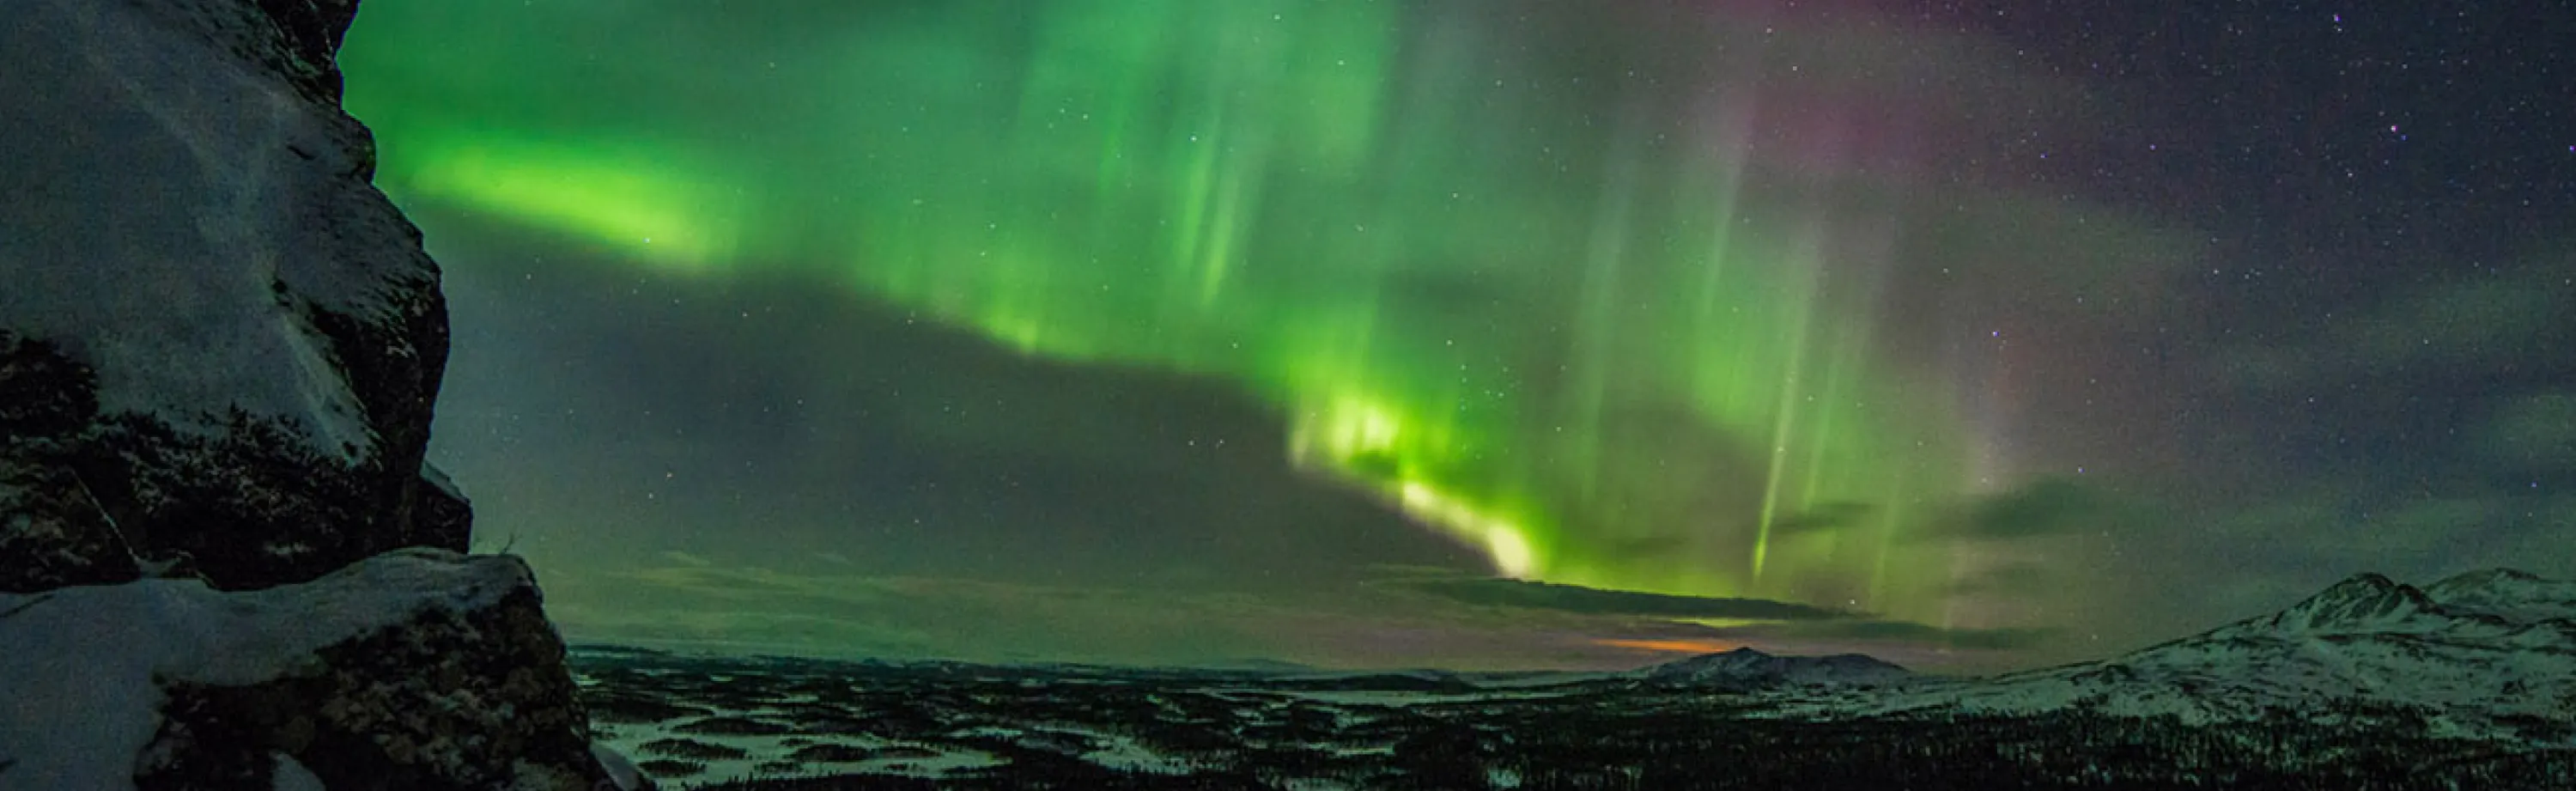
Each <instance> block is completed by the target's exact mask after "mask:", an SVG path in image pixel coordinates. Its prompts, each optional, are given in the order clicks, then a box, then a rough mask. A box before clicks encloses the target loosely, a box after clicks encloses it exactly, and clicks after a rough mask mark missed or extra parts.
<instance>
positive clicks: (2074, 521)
mask: <svg viewBox="0 0 2576 791" xmlns="http://www.w3.org/2000/svg"><path fill="white" fill-rule="evenodd" d="M2142 508H2143V506H2142V505H2140V504H2136V503H2130V502H2127V501H2125V500H2123V499H2122V498H2119V497H2116V496H2114V495H2113V494H2111V493H2110V492H2107V491H2104V490H2102V489H2100V488H2097V487H2094V486H2092V485H2089V484H2085V483H2082V482H2079V481H2074V480H2069V479H2066V478H2042V479H2039V480H2037V481H2034V482H2032V483H2030V484H2029V485H2026V486H2023V487H2021V488H2019V489H2014V490H2012V491H2008V492H2004V493H2002V494H1998V495H1994V496H1991V497H1987V498H1984V499H1981V500H1976V501H1972V502H1970V503H1968V504H1967V505H1966V506H1965V507H1964V508H1963V509H1962V510H1961V512H1960V514H1959V515H1958V516H1957V517H1956V518H1953V519H1950V520H1947V521H1946V522H1944V523H1943V524H1941V525H1940V526H1939V527H1938V529H1936V530H1934V531H1931V532H1929V533H1927V534H1924V535H1922V536H1919V538H1927V539H1930V538H1980V539H2017V538H2035V537H2040V536H2053V535H2062V534H2066V533H2072V532H2076V531H2081V530H2103V529H2109V528H2112V527H2116V526H2123V525H2127V524H2129V523H2131V522H2133V521H2135V520H2136V519H2137V518H2138V516H2139V512H2140V510H2141V509H2142Z"/></svg>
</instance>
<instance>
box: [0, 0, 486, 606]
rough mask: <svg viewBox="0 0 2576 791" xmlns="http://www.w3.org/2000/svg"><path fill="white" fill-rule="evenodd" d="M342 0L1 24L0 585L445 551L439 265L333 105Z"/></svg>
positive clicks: (20, 5) (173, 1)
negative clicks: (435, 416) (434, 409)
mask: <svg viewBox="0 0 2576 791" xmlns="http://www.w3.org/2000/svg"><path fill="white" fill-rule="evenodd" d="M354 11H355V5H354V3H352V2H348V1H347V0H336V1H335V0H169V1H159V0H21V1H20V2H14V3H11V4H10V5H9V10H8V12H7V14H6V16H7V19H8V23H7V24H5V25H0V140H7V141H8V145H7V146H0V284H5V285H0V591H16V592H27V591H37V590H45V589H49V588H53V587H58V586H62V585H70V584H85V583H107V582H119V581H126V580H132V579H136V578H138V577H140V576H143V575H144V573H145V572H147V571H151V570H164V569H172V568H174V567H175V568H176V569H178V570H181V571H193V572H194V573H196V574H198V575H202V576H203V577H204V578H205V579H206V580H208V581H209V582H211V583H213V584H214V585H216V586H217V587H220V588H225V589H255V588H263V587H268V586H273V585H279V584H285V583H292V582H300V581H305V580H311V579H314V578H317V577H319V576H321V575H323V574H326V573H329V572H330V571H332V570H334V569H337V568H340V567H342V566H345V565H347V564H349V563H351V562H353V561H356V560H358V559H360V558H365V557H368V556H370V555H374V554H377V553H380V552H383V551H386V550H389V549H394V548H397V547H405V546H433V547H444V548H448V549H456V550H462V549H464V548H465V546H466V542H467V530H468V519H469V516H468V511H467V508H466V506H465V503H464V501H463V500H462V499H461V498H459V497H458V496H456V495H455V493H454V492H453V491H451V490H449V489H447V488H446V487H443V486H441V485H438V484H436V483H433V481H434V480H436V477H435V473H434V472H433V471H427V470H425V469H424V467H423V461H422V459H423V454H424V453H425V452H426V450H427V447H428V439H429V421H430V407H431V403H432V401H433V399H434V398H435V397H436V395H437V390H438V380H439V375H440V373H441V371H442V369H443V368H444V367H445V364H446V354H447V351H446V350H447V326H446V307H445V303H444V302H443V301H442V298H441V297H440V295H439V291H438V270H437V267H436V265H435V264H433V263H432V262H431V261H430V260H429V258H428V256H427V255H426V254H425V253H424V252H422V250H421V245H420V236H419V233H418V231H417V230H415V229H414V228H413V227H412V225H411V224H410V223H409V222H408V221H406V220H405V219H404V218H403V217H402V215H401V214H400V213H399V212H397V211H396V210H395V209H394V207H393V206H392V204H390V203H388V202H387V201H386V200H385V198H384V196H383V195H382V194H380V193H378V192H377V191H376V190H375V188H374V187H373V186H371V185H370V184H369V183H368V180H369V179H370V178H371V177H372V175H373V172H372V171H373V168H374V150H373V147H372V143H371V142H370V139H369V137H368V134H367V132H366V130H365V128H363V127H361V126H359V125H358V123H357V122H356V121H354V120H352V119H350V118H349V117H348V116H347V115H345V114H343V113H342V112H341V111H340V109H339V97H338V94H339V74H338V72H337V70H336V69H335V68H334V67H333V65H332V55H333V52H334V50H335V49H336V48H337V46H338V43H339V40H340V34H341V32H342V31H344V30H346V29H347V26H348V24H349V22H350V19H351V15H352V14H353V13H354Z"/></svg>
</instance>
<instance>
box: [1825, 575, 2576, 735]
mask: <svg viewBox="0 0 2576 791" xmlns="http://www.w3.org/2000/svg"><path fill="white" fill-rule="evenodd" d="M2062 710H2083V711H2091V712H2097V713H2104V714H2112V715H2119V716H2158V715H2171V716H2173V717H2176V718H2178V719H2180V720H2182V721H2184V722H2192V723H2209V722H2226V721H2246V720H2254V719H2260V718H2264V717H2268V716H2296V717H2299V718H2302V719H2310V720H2315V719H2320V718H2323V719H2338V718H2340V719H2351V720H2369V719H2372V718H2408V717H2420V718H2422V719H2424V720H2426V721H2427V722H2429V723H2431V724H2432V725H2433V727H2434V728H2435V729H2436V730H2438V731H2441V732H2445V733H2451V734H2455V735H2462V736H2510V735H2512V734H2514V733H2517V732H2519V731H2520V730H2523V729H2525V727H2526V726H2532V725H2535V724H2543V723H2548V722H2556V723H2565V722H2567V721H2568V720H2569V719H2570V718H2571V716H2576V583H2571V582H2566V581H2559V580H2549V579H2543V578H2540V577H2536V576H2533V575H2530V574H2525V573H2522V572H2519V571H2512V570H2505V569H2496V570H2489V571H2478V572H2471V573H2467V574H2462V575H2459V576H2455V577H2452V578H2449V579H2445V580H2442V581H2440V582H2437V583H2434V584H2432V585H2430V586H2426V587H2423V588H2416V587H2413V586H2409V585H2404V584H2400V583H2397V582H2394V581H2392V580H2390V579H2388V578H2387V577H2383V576H2380V575H2377V574H2360V575H2356V576H2354V577H2352V578H2350V579H2346V580H2344V581H2342V582H2339V583H2336V584H2335V585H2333V586H2331V587H2328V588H2326V589H2325V590H2324V591H2322V592H2319V593H2317V594H2316V595H2314V596H2311V597H2309V598H2307V599H2306V600H2304V601H2301V602H2299V603H2297V604H2294V605H2291V606H2290V607H2289V608H2287V609H2284V610H2282V611H2280V612H2277V613H2273V614H2271V615H2266V616H2261V617H2256V618H2249V619H2246V620H2243V621H2239V622H2236V623H2232V624H2228V625H2226V626H2222V627H2219V628H2216V629H2212V630H2210V631H2208V632H2204V633H2201V634H2198V635H2194V636H2191V637H2187V638H2184V639H2181V640H2175V641H2173V642H2169V643H2164V644H2162V645H2157V646H2153V647H2149V648H2146V649H2142V650H2139V651H2136V652H2133V653H2130V654H2128V655H2125V656H2121V657H2117V658H2114V659H2109V660H2104V661H2100V662H2087V663H2081V664H2074V665H2067V666H2064V667H2057V668H2049V669H2045V670H2036V671H2030V672H2025V673H2016V674H2011V675H2005V676H1999V677H1995V678H1991V679H1981V680H1973V681H1956V682H1939V683H1928V684H1923V685H1918V686H1913V687H1909V688H1906V689H1903V690H1897V691H1893V692H1891V693H1889V694H1877V695H1871V694H1848V695H1833V696H1824V697H1820V698H1818V699H1817V700H1815V701H1814V702H1813V703H1812V704H1811V705H1800V704H1792V705H1790V706H1789V707H1788V708H1787V709H1786V710H1785V712H1786V713H1788V714H1790V715H1791V716H1801V715H1831V714H1836V713H1839V714H1844V715H1874V714H1896V713H1908V712H1913V713H1937V712H1943V711H1948V712H1954V713H1957V714H1970V715H1984V714H2003V715H2015V714H2038V713H2045V712H2053V711H2062Z"/></svg>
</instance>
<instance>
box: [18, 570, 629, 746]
mask: <svg viewBox="0 0 2576 791" xmlns="http://www.w3.org/2000/svg"><path fill="white" fill-rule="evenodd" d="M0 642H5V644H7V645H9V646H10V648H11V650H9V651H7V652H0V692H5V693H6V695H5V701H6V702H5V703H0V766H5V767H7V768H6V769H0V786H6V787H10V788H20V787H24V788H117V787H123V786H125V785H126V784H129V783H130V784H131V785H132V786H133V787H135V788H138V789H144V790H145V791H151V790H152V789H180V788H186V789H268V788H272V787H287V786H279V785H275V784H276V783H277V782H278V779H277V776H278V774H280V773H281V772H285V773H293V772H303V773H306V774H309V775H310V776H312V777H313V778H316V779H318V780H320V781H321V784H322V787H325V788H387V789H428V788H524V789H583V788H592V787H595V786H596V785H597V784H599V783H601V782H604V781H606V780H607V779H608V775H607V774H606V773H605V771H604V770H603V769H602V767H601V766H600V762H599V760H598V759H597V758H595V757H594V756H593V755H592V753H591V748H590V742H589V734H588V726H587V724H586V723H585V722H584V720H583V717H582V714H581V708H580V707H579V706H578V705H577V704H576V703H575V702H574V698H573V693H574V687H573V683H572V679H571V676H570V675H568V674H566V673H565V672H564V669H563V657H564V647H563V643H562V642H561V641H560V640H559V639H558V638H556V636H555V633H554V629H553V627H551V626H549V625H548V624H547V623H546V620H545V615H544V613H543V612H542V611H541V610H540V602H539V598H538V593H537V588H536V583H535V581H534V579H533V578H531V577H530V576H529V574H528V569H527V566H526V565H525V564H523V563H521V562H519V561H518V560H517V559H516V558H511V557H505V556H482V557H467V556H464V555H458V554H455V553H452V552H447V551H444V550H433V549H405V550H397V551H395V552H391V553H388V554H385V555H382V556H378V557H375V558H371V559H368V560H366V561H363V562H360V563H358V564H356V565H354V566H351V567H349V568H347V569H343V570H341V571H339V572H336V573H333V574H331V575H329V576H326V577H324V578H322V579H320V580H316V581H313V582H309V583H303V584H298V585H286V586H280V587H274V588H269V589H265V590H260V591H250V592H224V591H217V590H214V589H212V588H209V587H207V586H206V585H205V583H203V582H200V581H196V580H175V579H159V580H144V581H140V582H134V583H128V584H123V585H102V586H85V587H76V588H67V589H63V590H58V591H51V592H47V593H41V594H18V595H10V594H0ZM288 767H292V768H288Z"/></svg>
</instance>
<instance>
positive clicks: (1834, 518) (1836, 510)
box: [1771, 501, 1878, 533]
mask: <svg viewBox="0 0 2576 791" xmlns="http://www.w3.org/2000/svg"><path fill="white" fill-rule="evenodd" d="M1876 513H1878V506H1876V505H1873V504H1870V503H1855V502H1846V501H1837V502H1828V503H1817V504H1816V505H1815V507H1813V508H1809V509H1807V510H1805V511H1800V512H1798V513H1794V514H1790V515H1788V516H1785V517H1781V518H1780V519H1777V520H1774V521H1773V522H1772V523H1771V529H1772V531H1774V532H1778V533H1805V532H1812V531H1817V530H1834V529H1839V528H1847V527H1857V526H1859V525H1860V524H1861V522H1862V521H1863V520H1866V519H1868V518H1869V517H1870V516H1871V515H1873V514H1876Z"/></svg>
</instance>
